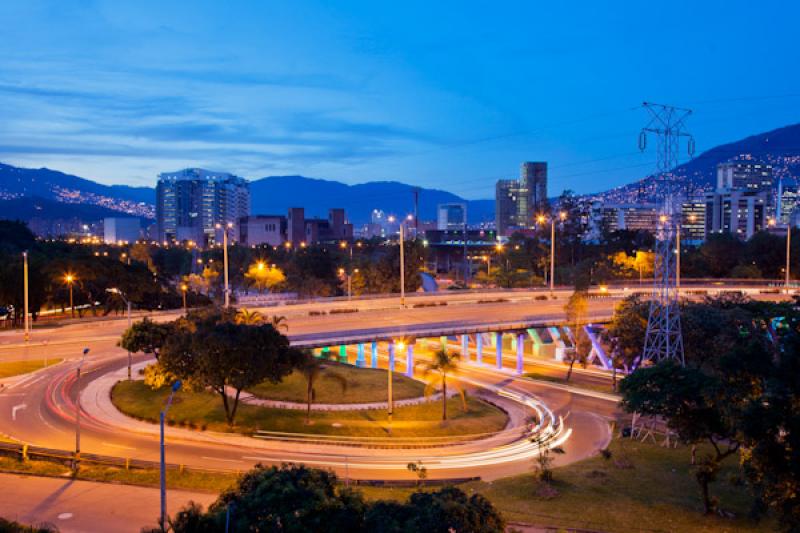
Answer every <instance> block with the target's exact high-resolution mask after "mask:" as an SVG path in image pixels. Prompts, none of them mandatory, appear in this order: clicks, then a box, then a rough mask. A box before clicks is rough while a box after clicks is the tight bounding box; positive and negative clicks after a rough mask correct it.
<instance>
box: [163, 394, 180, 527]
mask: <svg viewBox="0 0 800 533" xmlns="http://www.w3.org/2000/svg"><path fill="white" fill-rule="evenodd" d="M180 388H181V380H177V381H176V382H175V383H173V384H172V390H171V391H170V393H169V398H167V403H166V404H165V405H164V409H162V410H161V416H160V422H161V441H160V444H161V520H160V522H161V531H166V530H167V528H166V526H167V464H166V458H165V454H164V419H165V418H166V417H167V411H168V410H169V406H170V405H172V397H173V396H175V393H176V392H178V390H180Z"/></svg>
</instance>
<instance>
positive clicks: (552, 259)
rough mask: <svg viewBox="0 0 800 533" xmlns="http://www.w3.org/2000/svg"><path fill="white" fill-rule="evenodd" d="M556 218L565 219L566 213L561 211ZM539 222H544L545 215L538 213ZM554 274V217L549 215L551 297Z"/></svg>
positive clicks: (551, 294) (545, 219) (537, 219)
mask: <svg viewBox="0 0 800 533" xmlns="http://www.w3.org/2000/svg"><path fill="white" fill-rule="evenodd" d="M558 219H559V220H560V221H561V222H563V221H564V220H566V219H567V214H566V213H565V212H563V211H561V212H560V213H558ZM536 221H537V222H538V223H539V224H544V223H545V222H546V221H547V217H545V216H544V215H539V216H538V217H537V218H536ZM555 275H556V218H555V217H550V297H551V298H552V297H553V288H554V286H555Z"/></svg>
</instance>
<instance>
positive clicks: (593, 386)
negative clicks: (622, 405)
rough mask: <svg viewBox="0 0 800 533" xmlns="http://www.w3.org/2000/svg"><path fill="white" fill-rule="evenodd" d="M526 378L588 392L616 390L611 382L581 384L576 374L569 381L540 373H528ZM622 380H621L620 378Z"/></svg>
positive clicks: (610, 391) (611, 391)
mask: <svg viewBox="0 0 800 533" xmlns="http://www.w3.org/2000/svg"><path fill="white" fill-rule="evenodd" d="M564 375H565V376H566V367H565V370H564ZM524 377H526V378H531V379H538V380H540V381H549V382H551V383H560V384H562V385H570V386H571V387H578V388H581V389H586V390H593V391H596V392H608V393H613V392H614V388H613V387H612V386H611V382H610V381H609V383H608V385H600V384H597V383H583V382H581V380H580V378H578V379H575V377H576V376H575V374H574V373H573V374H572V379H571V380H569V381H567V380H566V378H563V377H559V376H549V375H547V374H541V373H539V372H526V373H525V374H524ZM618 379H620V378H618ZM618 382H619V381H618Z"/></svg>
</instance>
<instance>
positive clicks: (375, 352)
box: [372, 341, 378, 368]
mask: <svg viewBox="0 0 800 533" xmlns="http://www.w3.org/2000/svg"><path fill="white" fill-rule="evenodd" d="M372 368H378V341H372Z"/></svg>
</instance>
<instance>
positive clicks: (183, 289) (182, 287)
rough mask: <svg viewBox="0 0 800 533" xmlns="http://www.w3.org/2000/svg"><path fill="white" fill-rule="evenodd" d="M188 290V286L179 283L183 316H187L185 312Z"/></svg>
mask: <svg viewBox="0 0 800 533" xmlns="http://www.w3.org/2000/svg"><path fill="white" fill-rule="evenodd" d="M188 290H189V286H188V285H186V284H185V283H181V292H182V293H183V314H184V315H185V314H187V310H186V291H188Z"/></svg>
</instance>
